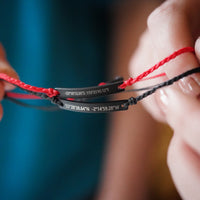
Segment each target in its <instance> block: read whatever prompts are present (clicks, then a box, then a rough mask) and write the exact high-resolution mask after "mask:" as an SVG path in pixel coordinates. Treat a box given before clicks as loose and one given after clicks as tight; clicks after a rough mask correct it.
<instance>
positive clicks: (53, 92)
mask: <svg viewBox="0 0 200 200" xmlns="http://www.w3.org/2000/svg"><path fill="white" fill-rule="evenodd" d="M0 79H3V80H4V81H7V82H9V83H11V84H13V85H16V86H18V87H20V88H22V89H25V90H28V91H31V92H39V93H44V94H46V95H47V96H49V97H54V96H57V95H59V92H58V91H57V90H55V89H53V88H48V89H47V88H41V87H35V86H32V85H28V84H25V83H23V82H22V81H20V80H18V79H15V78H12V77H10V76H8V75H7V74H4V73H0Z"/></svg>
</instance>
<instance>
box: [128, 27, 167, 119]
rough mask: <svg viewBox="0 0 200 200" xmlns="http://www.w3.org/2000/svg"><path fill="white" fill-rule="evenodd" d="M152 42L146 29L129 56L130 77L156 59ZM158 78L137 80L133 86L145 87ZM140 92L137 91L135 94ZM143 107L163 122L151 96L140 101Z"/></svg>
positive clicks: (140, 71) (139, 72)
mask: <svg viewBox="0 0 200 200" xmlns="http://www.w3.org/2000/svg"><path fill="white" fill-rule="evenodd" d="M151 49H152V43H151V40H150V35H149V33H148V32H147V31H146V32H144V33H143V35H142V36H141V38H140V42H139V46H138V48H137V50H136V51H135V52H134V55H133V56H132V58H131V61H130V63H129V71H130V73H131V76H132V77H136V76H137V75H139V74H141V73H142V72H143V71H145V70H147V69H148V68H149V67H150V66H152V65H153V64H154V63H155V62H156V61H155V60H156V57H155V56H154V54H153V51H151ZM157 81H158V80H151V82H148V81H144V82H138V83H137V84H134V85H133V86H134V87H135V88H141V87H147V86H149V84H151V85H154V84H156V83H157ZM139 94H141V92H138V93H137V95H139ZM142 103H143V105H144V107H145V108H146V109H147V111H148V112H149V113H150V114H151V115H152V116H153V117H154V118H155V119H156V120H158V121H162V122H164V116H163V113H161V111H160V109H159V108H158V106H157V105H156V104H157V103H156V101H155V99H154V97H153V95H152V96H151V98H147V99H144V100H143V101H142Z"/></svg>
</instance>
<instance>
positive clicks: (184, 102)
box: [156, 88, 200, 154]
mask: <svg viewBox="0 0 200 200" xmlns="http://www.w3.org/2000/svg"><path fill="white" fill-rule="evenodd" d="M159 95H160V96H159ZM159 95H157V96H156V98H157V102H159V103H158V105H159V106H160V108H161V109H162V110H163V112H164V113H165V115H166V120H167V122H168V123H169V125H170V126H171V127H172V128H173V129H174V130H175V131H176V132H177V133H179V134H180V137H181V138H182V139H183V140H184V141H185V143H187V144H188V145H189V146H190V147H191V148H192V149H194V151H196V152H198V153H199V154H200V134H199V133H200V127H199V118H200V101H199V100H198V99H197V98H192V97H190V96H188V95H185V94H183V93H182V92H180V91H178V90H176V89H172V88H166V89H165V90H160V92H159Z"/></svg>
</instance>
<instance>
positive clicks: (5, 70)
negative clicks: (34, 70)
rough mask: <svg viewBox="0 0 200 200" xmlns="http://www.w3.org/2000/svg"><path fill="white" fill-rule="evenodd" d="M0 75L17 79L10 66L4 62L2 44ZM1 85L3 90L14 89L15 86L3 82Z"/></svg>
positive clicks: (0, 47) (0, 49) (0, 45)
mask: <svg viewBox="0 0 200 200" xmlns="http://www.w3.org/2000/svg"><path fill="white" fill-rule="evenodd" d="M0 73H5V74H7V75H8V76H11V77H13V78H16V79H19V77H18V75H17V73H16V72H15V70H14V69H13V68H12V67H11V66H10V64H9V63H8V61H7V60H6V53H5V50H4V48H3V46H2V44H0ZM3 83H4V86H5V88H4V89H5V90H12V89H14V88H15V86H13V85H11V84H9V83H6V82H3Z"/></svg>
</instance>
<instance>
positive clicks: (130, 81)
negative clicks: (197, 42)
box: [119, 47, 194, 89]
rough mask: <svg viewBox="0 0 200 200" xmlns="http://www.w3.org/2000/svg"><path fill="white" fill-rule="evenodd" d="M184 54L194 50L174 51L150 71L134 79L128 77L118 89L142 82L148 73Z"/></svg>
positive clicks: (189, 48)
mask: <svg viewBox="0 0 200 200" xmlns="http://www.w3.org/2000/svg"><path fill="white" fill-rule="evenodd" d="M186 52H194V48H192V47H184V48H182V49H179V50H178V51H175V52H174V53H172V54H171V55H170V56H168V57H166V58H164V59H163V60H161V61H160V62H158V63H157V64H155V65H154V66H153V67H151V68H150V69H148V70H146V71H145V72H143V73H142V74H140V75H139V76H137V77H136V78H131V77H130V78H129V79H128V80H126V81H124V83H122V84H121V85H120V86H119V87H120V88H121V89H125V88H126V87H127V86H131V85H133V84H134V83H136V82H138V81H140V80H142V79H143V78H144V77H146V76H148V75H149V74H150V73H152V72H153V71H155V70H156V69H158V68H159V67H161V66H162V65H164V64H165V63H167V62H169V61H170V60H172V59H174V58H176V57H177V56H179V55H181V54H183V53H186Z"/></svg>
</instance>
